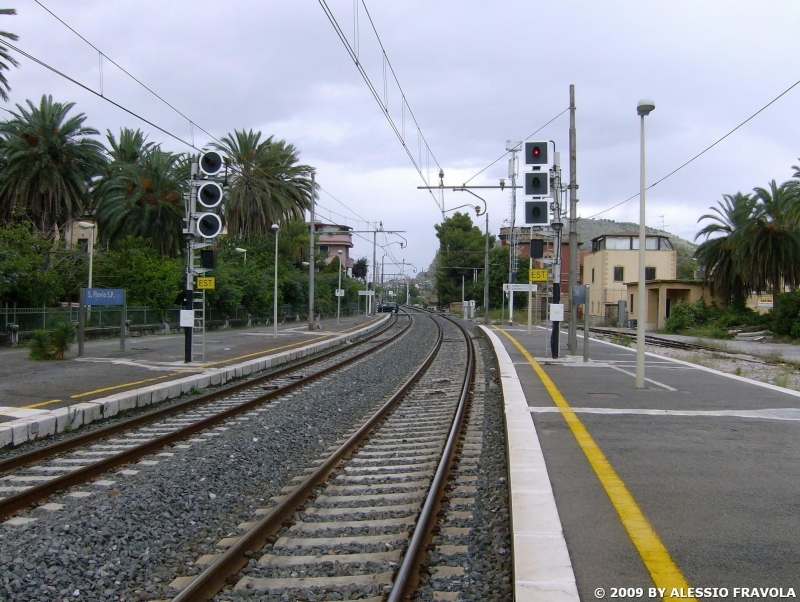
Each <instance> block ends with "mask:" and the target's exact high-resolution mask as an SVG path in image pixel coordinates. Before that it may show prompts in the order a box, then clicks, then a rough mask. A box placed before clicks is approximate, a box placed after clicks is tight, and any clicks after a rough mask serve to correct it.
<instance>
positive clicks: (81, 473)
mask: <svg viewBox="0 0 800 602" xmlns="http://www.w3.org/2000/svg"><path fill="white" fill-rule="evenodd" d="M409 317H410V316H409ZM411 324H412V319H409V320H408V323H407V324H406V326H405V327H404V328H403V330H402V331H400V332H399V333H398V334H397V335H396V336H394V337H392V338H390V339H387V340H385V341H382V342H380V343H379V344H378V345H376V346H375V347H372V348H370V349H365V350H364V351H362V352H361V353H358V354H357V355H355V356H352V357H349V358H347V360H346V361H344V362H340V363H338V364H334V365H331V366H328V367H327V368H323V369H322V370H320V371H319V372H315V373H314V374H310V375H308V376H305V377H303V378H300V379H298V380H296V381H294V382H291V383H288V384H286V385H284V386H283V387H280V388H279V389H275V390H273V391H270V392H268V393H265V394H263V395H260V396H259V397H256V398H254V399H251V400H249V401H246V402H244V403H242V404H240V405H237V406H234V407H232V408H229V409H227V410H223V411H222V412H220V413H219V414H215V415H214V416H209V417H208V418H204V419H202V420H200V421H198V422H195V423H193V424H190V425H188V426H186V427H183V428H181V429H179V430H176V431H174V432H172V433H168V434H166V435H162V436H160V437H157V438H155V439H152V440H150V441H148V442H147V443H144V444H142V445H140V446H138V447H134V448H131V449H128V450H124V451H122V452H120V453H118V454H115V455H113V456H110V457H108V458H105V459H103V460H99V461H97V462H95V463H94V464H90V465H89V466H85V467H83V468H79V469H76V470H74V471H73V472H70V473H67V474H65V475H62V476H59V477H56V478H54V479H52V480H50V481H45V482H44V483H42V484H41V485H36V486H34V487H31V488H30V489H26V490H25V491H22V492H20V493H18V494H16V495H13V496H10V497H7V498H4V499H0V517H6V516H9V515H11V514H13V513H15V512H17V511H19V510H22V509H24V508H27V507H29V506H30V505H31V504H33V503H35V502H37V501H40V500H42V499H44V498H47V497H48V496H50V495H52V494H54V493H56V492H58V491H61V490H63V489H67V488H69V487H74V486H76V485H80V484H82V483H85V482H86V481H88V480H89V479H92V478H94V477H97V476H99V475H101V474H104V473H106V472H108V471H109V470H111V469H112V468H116V467H117V466H122V465H124V464H128V463H130V462H133V461H134V460H138V459H139V458H141V457H142V456H146V455H148V454H151V453H153V452H155V451H157V450H159V449H161V448H163V447H164V446H166V445H169V444H170V443H175V442H177V441H180V440H182V439H185V438H186V437H188V436H190V435H192V434H194V433H197V432H200V431H203V430H205V429H208V428H210V427H212V426H214V425H215V424H218V423H219V422H223V421H224V420H227V419H228V418H231V417H233V416H236V415H237V414H241V413H243V412H246V411H248V410H250V409H251V408H253V407H255V406H258V405H260V404H262V403H264V402H266V401H269V400H270V399H272V398H274V397H278V396H280V395H283V394H285V393H287V392H289V391H292V390H294V389H296V388H299V387H301V386H304V385H306V384H308V383H309V382H311V381H313V380H316V379H318V378H320V377H322V376H324V375H326V374H329V373H330V372H333V371H335V370H338V369H340V368H342V367H343V366H349V365H350V364H352V362H353V361H354V360H357V359H360V358H362V357H364V356H365V355H367V354H368V353H372V352H373V351H374V350H375V349H380V348H381V347H383V346H385V345H388V344H389V343H391V342H393V341H394V340H396V339H397V337H399V336H401V335H402V334H404V333H405V332H406V331H407V330H408V329H409V328H410V327H411ZM294 368H295V369H296V368H297V366H295V367H294Z"/></svg>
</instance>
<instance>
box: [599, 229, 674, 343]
mask: <svg viewBox="0 0 800 602" xmlns="http://www.w3.org/2000/svg"><path fill="white" fill-rule="evenodd" d="M677 271H678V254H677V252H676V251H675V249H674V248H673V246H672V243H671V242H670V240H669V238H668V237H666V236H662V235H656V234H648V235H647V237H646V239H645V280H646V281H647V282H648V283H650V282H653V281H661V282H665V281H673V282H677V281H676V280H675V278H676V276H677ZM638 280H639V236H638V235H637V234H636V233H635V232H620V233H617V234H604V235H602V236H598V237H597V238H593V239H592V251H591V253H590V254H588V255H586V256H585V257H584V259H583V283H584V284H588V285H590V299H589V316H590V320H592V322H594V323H601V322H606V323H614V322H616V321H617V320H616V318H617V307H618V303H619V302H620V301H625V304H626V310H627V312H628V314H629V315H634V314H635V311H636V299H635V296H634V295H633V293H632V292H631V291H629V290H628V287H629V285H631V284H637V283H638ZM648 290H650V289H649V288H648ZM653 290H654V292H655V297H656V299H655V301H653V300H652V299H651V300H649V304H651V303H655V308H656V309H654V310H653V312H652V318H653V321H652V322H651V319H650V318H651V314H650V312H648V319H647V327H649V328H656V324H657V322H658V320H657V319H656V316H658V315H659V313H658V309H657V308H658V307H659V304H660V301H659V300H660V299H661V296H660V293H659V291H660V290H661V289H660V288H658V287H657V288H655V289H653ZM665 319H666V318H665Z"/></svg>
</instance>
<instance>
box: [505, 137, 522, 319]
mask: <svg viewBox="0 0 800 602" xmlns="http://www.w3.org/2000/svg"><path fill="white" fill-rule="evenodd" d="M521 146H522V143H521V142H512V141H511V140H506V150H507V151H510V152H511V158H510V159H509V160H508V177H509V178H510V179H511V219H510V220H509V234H508V244H509V247H508V249H509V254H508V281H509V282H510V283H511V284H513V283H514V282H516V278H515V276H516V270H515V268H516V259H517V233H516V228H515V220H516V215H517V153H518V152H519V150H520V148H521ZM508 323H509V325H512V326H513V324H514V292H513V291H511V292H510V293H509V294H508Z"/></svg>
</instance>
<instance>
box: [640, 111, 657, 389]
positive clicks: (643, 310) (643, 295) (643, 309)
mask: <svg viewBox="0 0 800 602" xmlns="http://www.w3.org/2000/svg"><path fill="white" fill-rule="evenodd" d="M655 108H656V103H654V102H653V101H652V100H649V99H642V100H640V101H639V104H638V105H637V106H636V112H637V113H638V114H639V116H640V117H641V124H642V128H641V137H640V141H641V153H640V157H639V286H638V290H639V305H638V307H637V308H636V388H637V389H644V324H645V320H646V319H647V291H646V290H645V286H646V285H645V278H644V272H645V270H644V267H645V246H646V245H645V240H646V238H647V236H646V233H645V224H644V222H645V211H644V188H645V187H644V118H645V115H649V114H650V111H652V110H653V109H655Z"/></svg>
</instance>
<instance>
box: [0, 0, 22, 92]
mask: <svg viewBox="0 0 800 602" xmlns="http://www.w3.org/2000/svg"><path fill="white" fill-rule="evenodd" d="M16 14H17V11H16V10H14V9H13V8H0V15H16ZM0 38H5V39H7V40H11V41H13V42H16V41H17V39H18V37H17V35H16V34H13V33H9V32H7V31H0ZM17 64H18V63H17V60H16V59H15V58H14V57H13V56H11V53H10V51H9V48H8V46H6V45H5V44H3V43H2V42H0V98H2V99H3V100H5V101H6V102H8V92H10V91H11V86H10V85H9V84H8V79H6V74H5V73H3V72H4V71H8V70H9V69H10V68H11V66H14V67H16V66H17Z"/></svg>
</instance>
